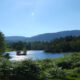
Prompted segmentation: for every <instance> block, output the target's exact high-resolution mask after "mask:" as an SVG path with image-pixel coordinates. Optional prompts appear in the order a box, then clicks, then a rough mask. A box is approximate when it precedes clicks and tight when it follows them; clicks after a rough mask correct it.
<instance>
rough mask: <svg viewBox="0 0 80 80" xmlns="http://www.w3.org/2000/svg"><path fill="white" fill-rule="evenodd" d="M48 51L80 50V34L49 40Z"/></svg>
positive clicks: (46, 49)
mask: <svg viewBox="0 0 80 80" xmlns="http://www.w3.org/2000/svg"><path fill="white" fill-rule="evenodd" d="M45 51H46V52H53V53H55V52H80V36H79V37H75V36H73V37H72V36H68V37H64V38H58V39H55V40H52V41H51V42H49V43H48V44H47V46H46V48H45Z"/></svg>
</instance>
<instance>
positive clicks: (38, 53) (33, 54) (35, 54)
mask: <svg viewBox="0 0 80 80" xmlns="http://www.w3.org/2000/svg"><path fill="white" fill-rule="evenodd" d="M6 53H9V54H10V57H11V59H10V60H11V61H13V60H16V61H20V60H24V59H29V58H30V59H32V60H37V59H45V58H58V57H62V56H64V55H65V53H54V54H53V53H46V52H44V51H43V50H30V51H27V55H20V56H18V55H16V51H10V52H6Z"/></svg>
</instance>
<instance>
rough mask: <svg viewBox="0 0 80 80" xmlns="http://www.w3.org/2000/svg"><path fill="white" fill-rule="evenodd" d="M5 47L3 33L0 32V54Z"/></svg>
mask: <svg viewBox="0 0 80 80" xmlns="http://www.w3.org/2000/svg"><path fill="white" fill-rule="evenodd" d="M5 48H6V47H5V39H4V34H3V33H2V32H0V54H3V53H4V52H5Z"/></svg>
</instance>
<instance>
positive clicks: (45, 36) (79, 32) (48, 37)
mask: <svg viewBox="0 0 80 80" xmlns="http://www.w3.org/2000/svg"><path fill="white" fill-rule="evenodd" d="M66 36H80V30H72V31H62V32H57V33H46V34H40V35H37V36H33V37H30V38H28V37H22V36H21V37H20V36H16V37H14V36H11V37H6V38H5V39H6V40H9V41H11V40H13V41H50V40H53V39H56V38H60V37H66Z"/></svg>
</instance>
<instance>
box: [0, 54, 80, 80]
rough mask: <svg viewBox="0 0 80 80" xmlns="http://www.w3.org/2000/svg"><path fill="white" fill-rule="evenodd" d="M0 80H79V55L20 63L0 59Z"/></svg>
mask: <svg viewBox="0 0 80 80" xmlns="http://www.w3.org/2000/svg"><path fill="white" fill-rule="evenodd" d="M0 80H80V53H72V54H69V55H66V56H64V57H61V58H57V59H44V60H36V61H32V60H25V61H21V62H11V61H9V60H8V59H3V58H0Z"/></svg>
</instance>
